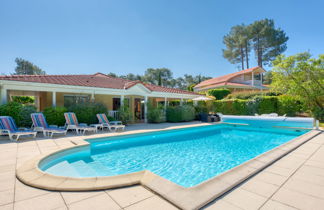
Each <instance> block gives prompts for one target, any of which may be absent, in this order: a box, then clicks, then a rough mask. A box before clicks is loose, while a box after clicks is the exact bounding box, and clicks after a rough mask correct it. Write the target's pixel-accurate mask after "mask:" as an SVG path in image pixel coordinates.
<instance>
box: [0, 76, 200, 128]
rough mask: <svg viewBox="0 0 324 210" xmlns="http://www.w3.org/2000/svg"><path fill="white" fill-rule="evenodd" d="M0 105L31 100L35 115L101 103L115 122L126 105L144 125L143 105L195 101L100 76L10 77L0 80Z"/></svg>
mask: <svg viewBox="0 0 324 210" xmlns="http://www.w3.org/2000/svg"><path fill="white" fill-rule="evenodd" d="M0 89H1V103H2V104H4V103H7V101H9V100H11V98H12V97H13V96H33V97H34V99H35V106H36V107H37V109H38V110H39V111H42V110H44V109H45V108H46V107H49V106H66V107H67V106H70V105H72V104H75V103H82V102H87V101H93V102H101V103H103V104H104V105H105V106H106V107H107V109H108V110H109V114H110V115H111V116H113V117H116V118H118V111H117V110H118V109H119V107H120V106H121V105H122V104H123V103H127V105H128V106H129V107H130V109H131V111H132V112H133V116H134V119H135V120H137V121H139V122H140V121H145V122H146V113H147V103H148V101H151V102H152V103H153V104H157V103H160V104H164V107H166V105H167V103H168V101H171V100H175V99H176V100H180V103H183V101H185V100H189V99H193V98H195V97H197V93H194V92H189V91H184V90H180V89H174V88H166V87H161V86H157V85H152V84H146V83H143V82H140V81H130V80H126V79H121V78H114V77H111V76H107V75H105V74H102V73H96V74H93V75H10V76H0Z"/></svg>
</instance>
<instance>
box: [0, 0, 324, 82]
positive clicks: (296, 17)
mask: <svg viewBox="0 0 324 210" xmlns="http://www.w3.org/2000/svg"><path fill="white" fill-rule="evenodd" d="M323 2H324V1H321V0H317V1H315V0H308V1H304V0H268V1H260V0H258V1H248V0H245V1H242V0H236V1H234V0H226V1H222V0H200V1H199V0H182V1H180V0H102V1H99V0H91V1H90V0H55V1H49V0H38V1H36V0H28V1H26V0H21V1H17V0H0V26H1V31H0V70H1V73H2V74H3V73H4V74H8V73H11V72H13V71H14V68H15V62H14V59H15V58H16V57H21V58H24V59H27V60H29V61H31V62H33V63H34V64H36V65H38V66H39V67H41V68H42V69H43V70H45V71H46V72H47V73H48V74H90V73H95V72H102V73H109V72H114V73H117V74H127V73H135V74H143V73H144V71H145V70H146V69H147V68H159V67H166V68H169V69H171V70H172V71H173V72H174V76H175V77H177V76H182V75H183V74H186V73H187V74H193V75H197V74H202V75H208V76H219V75H223V74H227V73H231V72H234V71H237V67H236V65H232V64H230V63H229V62H228V61H227V60H225V59H224V58H223V57H222V48H223V47H224V46H223V43H222V38H223V36H224V35H225V34H226V33H228V31H229V30H230V28H231V27H232V26H233V25H236V24H241V23H245V24H249V23H251V22H253V21H255V20H258V19H263V18H272V19H274V20H275V23H276V25H277V26H278V27H280V28H282V29H284V30H285V31H286V33H287V35H288V36H289V38H290V39H289V41H288V50H287V51H286V52H285V54H287V55H292V54H295V53H298V52H303V51H310V52H311V53H312V54H313V55H314V56H317V55H319V54H323V53H324V22H323V20H324V12H323V8H324V3H323ZM254 60H255V59H254V58H252V60H251V62H252V65H255V62H254Z"/></svg>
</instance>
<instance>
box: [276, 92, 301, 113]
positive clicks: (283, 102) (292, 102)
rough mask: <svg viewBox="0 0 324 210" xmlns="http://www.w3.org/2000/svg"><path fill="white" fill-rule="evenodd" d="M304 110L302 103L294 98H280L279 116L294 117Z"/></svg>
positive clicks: (285, 96) (286, 96)
mask: <svg viewBox="0 0 324 210" xmlns="http://www.w3.org/2000/svg"><path fill="white" fill-rule="evenodd" d="M301 110H302V103H301V102H300V100H298V99H297V98H296V97H294V96H289V95H281V96H278V111H277V112H278V114H280V115H284V114H287V116H290V117H293V116H296V114H297V113H298V112H300V111H301Z"/></svg>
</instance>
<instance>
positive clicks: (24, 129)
mask: <svg viewBox="0 0 324 210" xmlns="http://www.w3.org/2000/svg"><path fill="white" fill-rule="evenodd" d="M18 130H20V131H26V130H30V129H28V128H24V127H20V128H18Z"/></svg>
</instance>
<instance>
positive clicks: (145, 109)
mask: <svg viewBox="0 0 324 210" xmlns="http://www.w3.org/2000/svg"><path fill="white" fill-rule="evenodd" d="M147 101H148V97H147V96H145V97H144V122H145V123H147Z"/></svg>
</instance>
